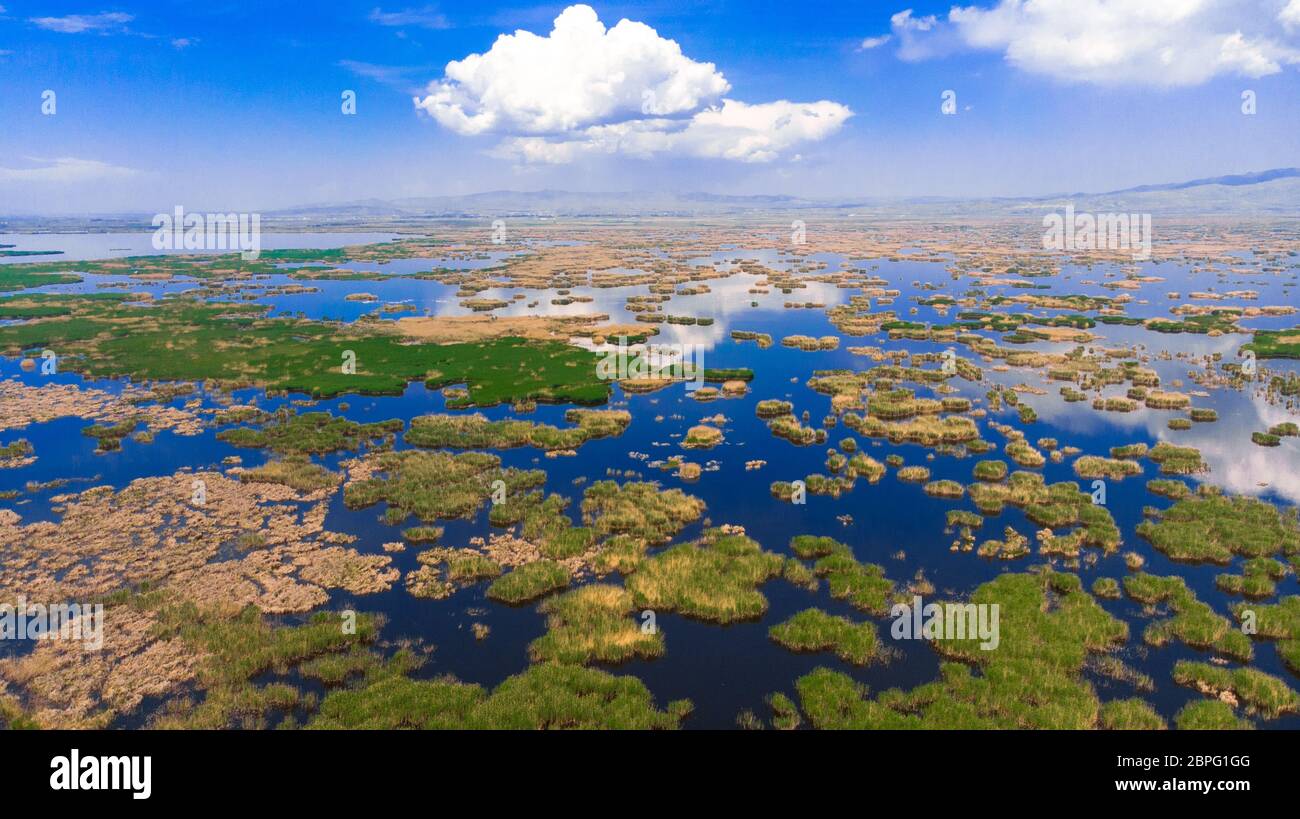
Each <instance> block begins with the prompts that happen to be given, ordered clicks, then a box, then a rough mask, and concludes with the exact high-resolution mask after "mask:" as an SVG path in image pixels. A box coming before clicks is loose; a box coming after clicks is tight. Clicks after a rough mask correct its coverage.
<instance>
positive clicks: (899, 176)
mask: <svg viewBox="0 0 1300 819" xmlns="http://www.w3.org/2000/svg"><path fill="white" fill-rule="evenodd" d="M969 2H970V3H971V5H969V6H968V7H966V8H960V7H959V8H957V9H955V10H954V8H953V6H952V4H950V3H925V2H908V0H898V2H879V1H878V0H870V1H867V0H862V1H860V2H855V3H820V2H801V3H793V4H792V3H789V2H748V3H739V2H710V3H707V4H706V3H697V2H690V3H686V2H650V3H599V2H596V3H592V4H591V6H590V10H584V9H570V10H569V11H567V12H566V4H555V5H541V6H535V5H500V6H497V5H493V4H491V3H484V2H475V3H455V2H445V3H441V4H438V5H436V6H434V5H426V4H423V3H420V2H418V0H417V2H415V3H414V4H408V5H401V4H393V3H391V2H390V3H389V4H386V5H385V4H379V5H377V4H376V2H375V0H369V2H360V3H350V2H333V3H328V4H320V6H319V7H310V8H309V7H308V6H307V5H305V4H302V3H287V2H286V3H280V2H259V3H239V2H228V3H222V2H216V3H207V4H195V3H188V2H170V1H169V0H156V1H155V2H150V3H113V2H111V0H99V2H96V3H95V4H93V5H79V4H71V5H65V4H61V3H24V2H18V1H17V0H0V8H3V11H2V12H0V123H4V127H3V129H0V212H8V213H14V212H109V211H120V210H139V211H156V210H169V209H170V208H171V207H172V206H174V205H175V204H183V205H185V206H187V207H190V208H194V209H200V208H202V209H263V210H265V209H272V208H277V207H285V206H291V205H298V204H306V203H319V202H342V201H351V200H357V199H365V198H370V197H378V198H397V197H404V196H425V195H440V194H463V193H473V192H478V191H485V190H498V189H514V190H533V189H540V188H558V189H567V190H678V191H694V190H703V191H709V192H715V193H738V194H752V193H789V194H797V195H805V196H832V197H834V196H862V195H882V196H896V195H897V196H903V195H906V196H914V195H1016V194H1028V193H1050V192H1062V191H1096V190H1109V189H1115V188H1121V187H1127V186H1131V185H1137V184H1144V183H1152V182H1162V181H1176V180H1183V179H1188V178H1193V177H1201V176H1214V175H1220V174H1226V173H1240V172H1245V171H1251V170H1261V169H1265V168H1271V167H1281V166H1294V165H1300V156H1297V154H1298V153H1300V151H1298V150H1297V146H1300V139H1298V138H1297V134H1298V133H1300V82H1298V79H1300V74H1297V71H1298V70H1300V0H1147V2H1141V1H1140V0H1129V1H1128V2H1124V3H1114V2H1111V0H1070V2H1065V0H1034V1H1033V2H1021V0H969ZM907 9H910V10H911V11H910V13H904V12H905V11H906V10H907ZM562 13H563V14H564V18H563V19H564V20H565V21H566V23H565V25H564V31H565V32H566V34H565V35H564V36H563V37H561V36H559V32H558V31H557V33H556V36H555V37H550V36H548V35H550V34H551V29H552V27H553V26H554V25H555V22H554V21H555V20H556V18H557V17H560V15H561V14H562ZM624 18H627V19H628V20H630V21H633V22H635V23H640V24H644V25H643V26H632V25H630V24H629V25H627V26H621V25H620V23H619V21H620V20H622V19H624ZM597 19H598V21H599V22H596V20H597ZM616 26H618V28H617V29H616ZM517 29H523V30H525V31H528V32H532V33H533V34H534V35H537V37H536V38H531V39H527V38H522V39H521V38H515V37H513V32H515V31H516V30H517ZM616 31H617V34H616V33H615V32H616ZM502 34H506V35H512V36H511V37H510V38H508V39H509V41H510V42H508V43H507V44H506V45H501V44H499V43H498V42H497V38H498V37H499V36H500V35H502ZM541 38H546V39H544V40H543V39H541ZM667 41H673V42H675V44H676V47H679V51H678V50H677V49H676V48H675V47H674V46H673V45H672V43H669V42H667ZM472 54H481V55H484V57H483V58H482V59H481V60H479V61H477V62H478V64H477V67H476V68H474V69H472V70H471V69H469V68H467V67H466V65H467V64H466V63H460V66H461V69H462V70H461V71H459V72H457V71H452V72H448V64H449V63H450V62H452V61H463V60H464V59H465V58H466V57H467V56H469V55H472ZM707 64H712V65H711V66H709V65H707ZM548 72H549V73H548ZM584 72H587V73H584ZM551 77H555V78H560V79H557V80H556V81H555V82H551V80H550V79H549V78H551ZM543 80H545V81H543ZM431 83H432V84H433V86H432V87H431ZM561 85H567V87H565V88H560V87H559V86H561ZM47 90H50V91H54V92H55V97H54V102H55V105H56V108H55V113H54V114H53V115H52V116H51V115H46V114H44V113H43V112H42V94H43V93H44V92H45V91H47ZM345 90H352V91H354V92H355V93H356V114H355V115H352V116H347V115H344V114H343V113H342V111H341V94H342V93H343V91H345ZM946 90H951V91H954V92H955V94H956V100H955V107H954V109H953V110H954V111H955V113H953V114H944V113H943V112H942V111H941V103H942V102H943V100H942V94H943V92H944V91H946ZM1244 91H1251V92H1253V93H1254V97H1255V105H1256V108H1255V111H1256V112H1255V114H1253V115H1249V116H1248V115H1245V114H1243V113H1242V93H1243V92H1244ZM647 94H649V95H650V96H649V97H648V99H649V100H650V102H649V103H647V102H646V99H647ZM417 101H418V102H419V103H420V104H419V105H417ZM638 101H639V104H638ZM647 105H648V107H647Z"/></svg>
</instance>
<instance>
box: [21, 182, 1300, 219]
mask: <svg viewBox="0 0 1300 819" xmlns="http://www.w3.org/2000/svg"><path fill="white" fill-rule="evenodd" d="M1067 203H1070V204H1073V205H1074V207H1075V209H1076V210H1079V211H1090V212H1095V213H1106V212H1133V213H1151V214H1158V215H1161V216H1197V215H1205V216H1251V215H1254V216H1295V215H1297V214H1300V168H1274V169H1271V170H1266V171H1258V172H1255V173H1245V174H1234V175H1229V176H1216V177H1210V178H1206V179H1193V180H1190V181H1186V182H1173V183H1166V184H1159V185H1139V186H1136V187H1132V188H1125V189H1123V190H1117V191H1109V192H1106V193H1073V194H1068V193H1062V194H1052V195H1047V196H1022V197H984V198H960V197H879V196H876V197H873V196H864V197H853V198H840V199H811V198H802V197H798V196H782V195H771V196H728V195H724V194H713V193H672V192H649V191H604V192H578V191H560V190H541V191H489V192H486V193H475V194H470V195H466V196H429V197H418V198H408V199H392V200H382V199H364V200H359V201H355V202H344V203H341V204H320V205H309V206H303V207H297V208H287V209H283V210H275V211H264V212H263V214H262V216H263V229H264V230H267V229H269V230H304V229H311V228H314V227H317V226H320V227H331V228H340V227H357V226H363V227H367V228H375V229H384V228H403V227H418V226H419V225H420V224H422V223H424V222H427V221H429V220H440V219H481V218H498V217H517V218H536V219H546V218H553V217H563V218H601V217H608V218H627V217H633V216H685V217H690V216H695V217H707V216H727V215H735V214H741V213H755V212H784V211H813V210H816V211H823V212H825V211H831V212H837V213H843V214H849V213H853V214H857V215H864V216H875V217H880V218H888V217H897V216H909V217H918V218H936V219H938V218H945V217H947V218H960V217H967V218H999V217H1003V218H1005V217H1019V216H1035V215H1037V214H1041V213H1043V212H1045V211H1048V210H1056V209H1059V208H1062V207H1064V206H1065V205H1066V204H1067ZM152 216H153V215H152V214H112V215H94V216H61V217H44V216H35V215H26V214H24V215H14V216H0V231H4V230H16V231H33V230H89V231H95V232H100V231H120V230H131V229H151V228H150V227H149V222H150V220H151V219H152Z"/></svg>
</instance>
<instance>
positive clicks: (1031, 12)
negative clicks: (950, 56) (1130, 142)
mask: <svg viewBox="0 0 1300 819" xmlns="http://www.w3.org/2000/svg"><path fill="white" fill-rule="evenodd" d="M1293 7H1294V8H1293ZM1279 9H1280V10H1279ZM892 22H893V27H894V32H895V33H896V34H898V35H899V37H900V40H901V41H902V42H903V44H904V49H903V50H902V52H905V53H902V52H901V53H900V56H903V57H904V58H912V59H924V58H927V57H931V56H936V55H937V54H941V53H946V52H950V51H952V50H954V49H956V48H963V47H964V48H974V49H989V50H997V51H1001V52H1002V53H1003V55H1004V57H1005V59H1006V61H1007V62H1008V63H1010V64H1011V65H1013V66H1015V67H1017V68H1019V69H1022V70H1024V71H1027V72H1030V73H1033V74H1041V75H1046V76H1050V77H1053V78H1056V79H1060V80H1065V81H1069V82H1086V83H1095V84H1101V85H1120V84H1136V85H1155V86H1189V85H1198V84H1200V83H1203V82H1206V81H1207V80H1210V79H1212V78H1214V77H1216V76H1221V75H1229V76H1244V77H1251V78H1257V77H1263V76H1266V75H1269V74H1276V73H1278V72H1279V71H1282V70H1283V68H1284V66H1286V65H1289V64H1295V63H1300V45H1297V44H1296V43H1294V42H1293V41H1294V38H1292V37H1290V34H1289V33H1290V32H1291V31H1293V30H1294V29H1295V28H1296V27H1297V24H1300V0H1290V2H1289V4H1288V5H1287V6H1286V7H1285V8H1282V7H1281V5H1280V0H1144V2H1133V0H998V2H997V3H995V4H993V5H990V6H987V7H985V6H974V5H972V6H964V7H963V6H954V7H953V8H952V9H951V10H950V11H949V12H948V16H947V18H946V19H945V20H940V19H938V18H923V19H917V18H914V17H912V16H911V14H910V11H909V12H900V13H899V14H897V15H894V18H893V20H892ZM909 47H910V50H909Z"/></svg>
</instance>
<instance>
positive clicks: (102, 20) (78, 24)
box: [28, 11, 135, 34]
mask: <svg viewBox="0 0 1300 819" xmlns="http://www.w3.org/2000/svg"><path fill="white" fill-rule="evenodd" d="M134 19H135V15H132V14H127V13H126V12H122V11H102V12H100V13H99V14H69V15H66V16H64V17H32V18H30V19H29V20H28V22H30V23H32V24H33V25H35V26H37V27H38V28H43V29H45V30H46V31H57V32H59V33H60V34H84V33H86V32H98V33H100V34H108V33H111V32H114V31H125V30H126V24H127V23H129V22H131V21H132V20H134Z"/></svg>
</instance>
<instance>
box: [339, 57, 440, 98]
mask: <svg viewBox="0 0 1300 819" xmlns="http://www.w3.org/2000/svg"><path fill="white" fill-rule="evenodd" d="M337 65H338V66H339V67H340V68H343V69H346V70H347V71H350V72H351V73H353V74H355V75H357V76H358V77H364V78H365V79H367V80H373V81H374V82H377V83H380V84H382V85H387V86H389V87H390V88H396V89H399V90H401V91H403V92H416V91H418V90H419V88H420V82H419V81H418V80H416V79H415V75H418V74H423V73H424V72H427V71H428V70H429V68H430V66H427V65H377V64H375V63H367V62H362V61H361V60H339V61H338V63H337Z"/></svg>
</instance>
